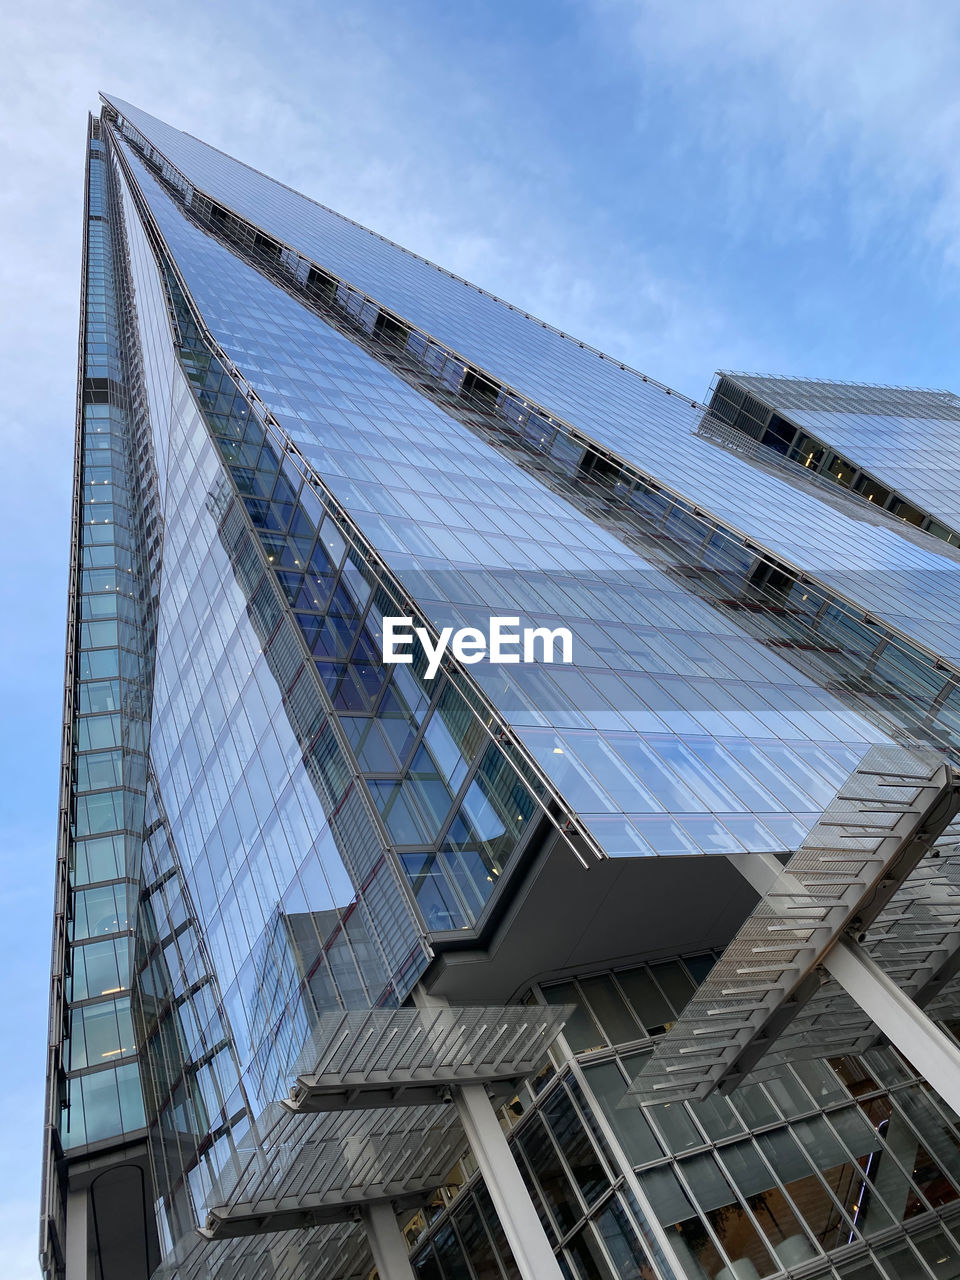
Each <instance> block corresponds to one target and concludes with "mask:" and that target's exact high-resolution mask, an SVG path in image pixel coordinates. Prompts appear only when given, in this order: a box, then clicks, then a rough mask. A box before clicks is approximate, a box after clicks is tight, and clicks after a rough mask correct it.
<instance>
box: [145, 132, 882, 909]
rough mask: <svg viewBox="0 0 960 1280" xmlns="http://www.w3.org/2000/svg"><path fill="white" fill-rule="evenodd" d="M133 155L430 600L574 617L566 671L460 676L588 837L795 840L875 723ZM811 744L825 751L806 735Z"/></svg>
mask: <svg viewBox="0 0 960 1280" xmlns="http://www.w3.org/2000/svg"><path fill="white" fill-rule="evenodd" d="M128 158H129V162H130V164H131V166H132V167H133V169H134V171H135V172H136V174H137V180H138V183H139V185H140V187H141V189H142V190H143V192H144V194H145V196H146V198H147V199H148V201H149V204H150V208H151V210H152V212H153V214H154V216H155V217H156V218H157V221H158V224H159V226H160V228H161V230H162V232H163V234H164V237H165V239H166V240H167V243H168V244H169V246H170V250H171V253H172V255H173V257H174V258H175V260H176V261H177V263H178V266H179V268H180V270H181V271H182V272H183V275H184V279H185V280H186V282H187V284H188V286H189V288H190V291H191V294H192V295H193V297H194V298H195V300H196V302H197V305H198V307H199V308H200V311H201V313H202V315H203V317H204V320H205V322H206V323H207V325H209V327H210V329H211V330H212V332H213V334H214V336H215V338H216V340H217V341H218V342H219V343H220V344H221V345H222V347H223V348H224V350H225V351H226V352H227V354H228V355H229V356H230V357H231V359H232V360H233V361H234V362H235V364H236V365H237V366H238V367H239V369H240V370H241V371H242V373H243V375H244V376H245V377H246V378H247V379H249V380H250V381H251V382H252V383H254V384H255V385H256V387H257V391H258V394H259V395H260V396H261V397H262V398H263V400H264V402H265V403H266V405H267V406H268V408H269V409H270V411H271V412H272V414H273V415H274V416H275V418H276V420H277V423H278V424H279V427H280V429H281V431H282V432H283V433H285V434H286V436H287V437H288V438H289V439H290V440H291V441H292V442H293V443H294V444H295V445H296V446H297V448H298V449H299V450H300V452H301V453H302V455H303V456H304V458H305V459H306V460H307V462H308V463H309V464H312V466H313V468H314V469H315V471H316V473H317V474H318V475H319V476H321V477H322V479H323V482H324V484H325V485H326V486H327V487H328V488H329V489H330V491H331V492H332V493H333V494H334V495H335V496H336V498H337V499H339V500H340V501H341V502H342V503H343V505H344V507H345V508H346V510H347V511H348V512H349V514H350V516H351V518H352V519H353V520H354V521H355V522H356V524H357V526H358V528H359V529H360V530H361V531H362V533H363V534H364V535H365V537H367V538H368V539H369V540H370V542H371V544H372V545H373V546H374V547H375V548H376V550H377V551H378V553H379V554H380V555H382V556H383V558H384V560H385V562H386V563H387V564H388V565H389V566H390V568H391V569H392V570H393V571H394V572H395V573H396V575H397V577H398V579H399V580H400V582H401V583H402V584H403V586H404V587H405V588H406V589H407V590H409V592H410V594H411V595H412V596H413V597H414V599H415V600H416V601H417V604H418V605H419V606H420V607H421V608H422V609H424V611H425V612H426V614H427V616H428V617H429V619H430V620H431V621H433V622H434V623H435V624H436V625H437V626H441V625H459V626H462V625H471V624H474V625H482V623H483V619H484V618H489V616H490V613H491V611H492V610H493V609H494V608H496V609H498V610H503V611H507V610H510V611H511V614H512V611H514V610H515V611H516V616H517V617H518V618H522V619H524V621H529V623H530V624H531V625H550V626H556V625H557V623H558V622H560V621H562V622H563V623H565V624H566V625H568V626H569V627H570V628H571V630H572V631H573V634H574V643H575V649H574V655H575V659H576V661H575V663H574V664H572V665H571V666H569V667H567V668H558V667H554V668H548V667H546V666H544V665H543V664H537V665H533V666H522V665H521V666H515V667H495V666H493V665H491V664H484V663H480V664H477V665H475V666H473V667H472V670H471V674H472V676H473V678H474V679H476V680H477V681H478V682H479V683H480V685H481V686H482V688H483V689H484V691H485V692H486V693H487V695H488V696H489V697H490V699H491V701H492V703H493V705H494V706H495V707H496V708H497V709H498V710H499V711H500V712H501V714H502V715H503V716H504V718H505V719H506V720H507V721H508V722H509V723H510V724H512V725H513V726H514V727H515V728H516V730H517V731H518V734H519V736H520V738H521V740H522V741H523V742H524V744H525V745H526V747H527V749H528V750H529V752H530V755H531V757H532V758H533V759H534V760H535V761H536V762H537V764H538V765H539V766H540V768H541V769H542V770H543V772H544V773H545V774H546V775H547V777H548V778H549V779H550V780H551V781H552V782H553V784H554V785H555V786H556V788H557V789H558V791H559V792H560V794H561V796H562V797H563V798H564V800H565V801H566V802H567V803H568V804H569V806H570V808H571V809H572V810H574V811H575V812H577V813H578V814H579V815H580V817H581V818H582V819H583V820H584V821H585V822H586V823H587V825H588V827H589V829H590V831H591V832H592V833H593V835H594V836H595V838H596V839H597V841H598V843H599V844H600V845H601V846H602V847H603V848H604V849H605V850H606V851H607V852H609V853H612V854H614V855H640V854H646V853H651V852H652V853H663V854H683V853H697V852H706V853H714V852H733V851H739V850H742V849H764V850H777V849H783V848H791V847H795V845H796V844H797V842H798V841H799V839H800V838H802V834H803V832H804V831H805V830H806V828H807V826H809V824H810V823H811V821H812V820H813V816H814V815H815V814H816V812H817V810H818V808H819V807H822V806H823V805H824V804H825V803H826V802H827V800H828V799H829V798H830V796H831V795H832V794H833V791H834V790H835V788H836V786H837V785H838V784H839V782H840V781H842V778H843V776H844V772H845V771H848V770H849V769H850V768H852V767H853V764H854V763H855V762H856V760H857V759H858V758H859V755H860V754H862V752H863V750H864V749H865V745H866V744H867V743H868V742H870V741H874V740H882V739H883V734H882V733H880V732H879V731H878V730H877V729H875V728H873V727H871V726H869V725H868V724H867V723H866V721H865V720H863V719H862V718H861V717H859V716H856V715H853V714H852V713H851V712H850V711H849V710H848V709H847V708H845V707H843V706H842V705H841V704H840V703H838V702H836V701H835V700H833V699H831V698H829V696H828V695H825V694H824V693H823V692H822V691H821V690H820V689H818V688H817V687H816V686H815V685H814V684H813V683H812V682H808V681H806V680H804V679H803V678H802V677H800V676H798V675H797V673H796V672H795V671H793V670H792V669H791V668H789V667H788V666H787V665H786V663H784V662H782V661H781V660H780V659H778V658H777V657H775V656H774V655H772V654H771V653H770V652H769V650H766V649H764V648H762V647H761V646H760V645H759V644H757V643H756V642H755V641H752V640H750V639H748V638H746V637H744V636H743V635H741V634H739V633H738V629H737V628H736V627H734V626H733V625H730V624H724V623H723V622H722V620H721V619H719V618H718V616H717V614H716V612H715V611H714V610H712V609H710V608H709V607H708V606H706V605H704V604H703V603H701V602H700V601H699V600H697V599H696V598H694V597H692V596H690V594H689V593H688V592H685V591H684V590H683V589H682V588H680V587H678V585H677V584H676V583H675V582H674V581H672V580H671V579H670V578H668V577H667V576H666V575H665V574H663V573H662V572H660V571H659V570H658V569H656V568H654V567H653V566H652V565H651V564H650V563H648V562H647V561H646V560H644V559H643V558H642V557H641V556H639V555H638V554H637V553H636V552H634V551H632V550H630V549H629V548H627V547H626V546H624V544H623V543H622V542H621V541H619V540H618V539H617V538H615V537H614V536H612V535H611V534H610V533H608V532H606V531H605V530H603V529H602V528H599V527H598V526H597V525H596V524H595V523H594V522H592V521H590V520H589V519H587V518H586V517H585V516H584V515H583V514H582V513H581V512H579V511H577V510H576V509H575V508H573V507H571V506H570V504H568V503H567V502H565V501H563V499H561V498H559V497H558V496H557V495H556V494H554V493H552V492H551V491H550V490H549V489H547V488H546V487H545V486H544V485H543V484H541V483H538V482H537V481H536V480H535V479H533V478H532V477H530V476H528V475H527V474H526V473H525V472H523V471H521V470H520V469H519V468H517V467H516V466H513V465H511V464H510V463H508V462H507V461H506V460H505V459H503V458H502V457H501V456H500V455H499V454H498V453H497V452H495V451H494V450H493V449H492V448H491V447H490V446H489V445H487V444H485V443H484V442H483V441H481V440H478V439H477V437H476V436H475V435H473V434H472V433H470V432H469V431H468V430H467V429H465V428H464V427H463V426H461V425H460V424H459V423H458V422H456V421H454V420H452V419H451V418H450V417H449V416H448V415H447V414H445V413H443V412H442V411H441V410H440V409H439V408H438V407H437V406H436V405H435V404H433V403H431V402H430V401H428V400H425V398H424V397H423V396H422V395H419V394H417V393H416V392H415V391H414V390H412V389H411V388H410V387H409V386H408V385H407V384H406V383H405V382H403V381H402V380H401V379H399V378H398V377H397V376H396V375H395V374H393V373H392V372H391V371H390V370H389V369H386V368H384V367H383V365H381V364H380V363H378V362H377V361H375V360H374V359H372V358H371V357H370V356H368V355H367V354H366V353H365V352H364V351H362V350H359V349H358V348H357V346H356V345H355V344H353V343H351V342H350V341H349V340H348V339H347V338H345V337H344V336H343V335H342V334H340V333H338V332H336V331H335V330H333V329H332V328H331V327H330V326H329V325H328V324H325V323H324V322H323V321H322V320H321V319H319V318H318V317H317V316H315V315H313V314H311V313H310V312H309V311H307V310H306V309H305V308H304V307H303V306H301V305H300V304H299V303H298V302H296V301H295V300H294V299H293V298H292V297H290V296H289V295H288V294H287V293H285V292H284V291H283V290H281V289H279V288H277V287H276V286H275V285H273V284H271V283H270V282H269V281H267V280H265V279H264V278H263V276H262V275H260V274H259V273H258V272H256V271H254V270H252V269H251V268H250V267H248V266H246V265H245V264H244V263H243V262H241V261H238V259H237V257H236V256H235V255H234V254H232V253H230V252H229V251H228V250H227V249H226V248H224V247H223V246H222V245H220V244H219V243H217V241H216V240H215V239H213V238H212V237H211V236H209V235H206V234H204V233H203V232H202V231H200V230H199V229H198V228H197V227H195V226H194V225H192V224H191V223H190V222H189V221H188V220H187V219H186V218H185V217H184V216H183V214H182V213H181V212H180V210H179V209H178V208H177V207H176V205H175V204H174V202H173V201H172V200H171V198H170V197H169V196H168V195H167V193H166V192H165V191H164V190H163V189H162V188H161V187H160V185H159V184H158V183H157V182H156V180H155V179H154V177H153V176H152V175H151V174H150V173H149V172H148V171H147V169H146V167H145V166H144V165H143V164H142V163H141V162H140V161H139V159H138V158H137V157H136V156H135V155H134V154H133V153H132V151H128ZM438 458H442V459H443V463H442V466H439V467H438V465H437V459H438ZM478 486H479V488H478ZM478 493H479V494H480V496H479V497H478ZM291 567H293V566H291ZM295 585H296V584H295V583H291V589H293V587H294V586H295ZM329 622H330V619H329V614H328V623H327V628H328V630H329ZM373 639H374V643H375V644H376V646H377V648H378V647H379V644H378V640H379V637H378V635H377V634H376V631H374V636H373ZM329 643H330V644H331V645H332V646H335V644H336V641H335V639H334V637H333V636H332V635H331V637H330V641H329ZM329 652H330V657H331V659H336V658H338V657H339V656H340V654H339V653H338V652H337V650H336V648H335V647H333V648H331V649H330V651H329ZM370 656H371V659H372V662H371V665H374V666H375V658H376V651H374V653H373V654H371V655H370ZM347 709H348V710H349V708H347ZM813 742H816V743H818V744H823V747H824V749H823V750H818V751H816V752H805V750H804V744H806V745H809V744H810V743H813ZM793 743H796V744H799V745H800V750H799V752H798V751H797V750H795V749H794V747H793V746H792V745H791V744H793ZM376 745H377V744H376V742H373V743H371V750H373V749H374V748H375V747H376ZM371 758H373V757H371ZM436 763H437V756H436V754H435V755H434V756H433V760H432V763H431V766H430V767H431V768H433V767H434V766H435V765H436ZM416 774H417V769H416V768H414V769H413V770H411V771H410V775H411V776H413V779H414V781H416V776H415V775H416ZM420 782H421V785H420V788H419V795H420V797H421V800H422V799H423V797H424V795H425V781H424V779H423V778H421V779H420ZM438 785H440V786H441V787H442V785H444V784H443V783H442V782H439V783H438ZM378 794H379V795H380V797H381V799H380V803H381V804H382V806H383V808H384V812H386V807H387V806H388V805H389V806H390V813H391V815H393V817H394V822H395V824H396V829H397V834H398V836H399V843H400V844H413V843H416V837H417V829H416V820H415V815H411V814H409V812H408V811H407V809H405V808H402V807H399V806H401V805H402V803H403V801H402V798H401V797H400V795H399V793H397V792H395V791H393V790H383V789H382V788H379V789H378ZM426 803H427V806H428V808H429V804H430V801H429V800H427V801H426ZM441 803H442V802H441ZM444 807H448V806H444ZM741 818H745V819H747V821H739V819H741ZM476 822H477V818H476V816H475V817H474V819H473V825H474V826H476ZM454 839H456V836H455V834H454ZM453 852H454V850H453V849H451V853H453ZM435 866H436V864H433V867H434V869H435ZM408 870H412V874H413V875H414V876H415V877H419V876H422V875H424V874H426V870H425V868H424V866H423V864H422V863H421V864H416V867H415V869H414V868H413V864H408ZM430 874H431V875H432V871H431V872H430ZM450 874H455V873H454V872H453V871H452V870H451V873H450ZM468 874H469V873H468ZM481 879H482V878H481ZM474 883H475V882H474ZM459 884H460V887H459V890H458V892H459V894H460V896H461V897H463V896H464V895H465V896H466V897H467V899H469V897H470V895H471V893H473V892H474V890H473V889H471V888H470V887H469V884H468V883H467V881H465V880H464V879H463V877H462V876H461V877H460V879H459ZM430 892H432V893H434V895H435V896H434V901H433V902H432V904H431V907H432V909H435V910H436V912H437V913H438V918H439V915H440V914H442V913H445V912H446V913H451V902H450V898H449V895H446V896H445V894H446V891H445V890H444V889H443V886H442V885H441V884H439V883H435V889H432V890H431V891H430ZM481 893H482V886H481ZM453 915H454V916H455V912H454V913H453Z"/></svg>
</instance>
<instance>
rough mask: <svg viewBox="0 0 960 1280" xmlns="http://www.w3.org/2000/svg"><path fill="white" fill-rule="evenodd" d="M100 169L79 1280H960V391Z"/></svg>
mask: <svg viewBox="0 0 960 1280" xmlns="http://www.w3.org/2000/svg"><path fill="white" fill-rule="evenodd" d="M87 145H88V160H87V194H86V204H85V219H86V241H85V253H84V276H83V322H82V328H81V350H80V374H79V382H78V408H77V414H78V417H77V445H76V468H75V482H74V510H73V541H72V547H71V579H70V601H69V617H68V640H67V663H66V680H65V690H66V692H65V716H64V740H63V741H64V747H63V769H62V789H61V813H60V832H59V849H58V878H57V900H56V911H55V925H54V944H53V963H52V987H51V1021H50V1041H49V1044H50V1049H49V1053H50V1058H49V1074H48V1103H47V1115H46V1135H45V1143H46V1164H45V1178H44V1189H43V1206H42V1228H41V1260H42V1266H43V1270H44V1275H45V1277H47V1280H141V1278H142V1280H146V1277H148V1276H157V1277H165V1278H166V1280H201V1278H205V1277H212V1278H222V1280H228V1278H229V1280H234V1278H236V1277H249V1278H250V1280H260V1278H261V1277H263V1278H271V1280H314V1278H317V1280H319V1277H323V1278H324V1280H369V1278H370V1277H371V1276H373V1275H374V1274H378V1275H379V1277H380V1280H395V1278H396V1280H411V1277H413V1276H416V1277H418V1278H420V1280H513V1278H514V1277H521V1278H522V1280H558V1278H559V1277H561V1276H563V1277H569V1278H570V1280H610V1278H616V1280H620V1278H623V1280H754V1278H755V1277H767V1276H773V1275H779V1274H781V1273H787V1274H789V1275H791V1276H793V1275H796V1276H798V1277H806V1276H809V1277H814V1276H817V1277H819V1276H840V1277H844V1278H845V1280H846V1278H849V1280H853V1278H855V1280H870V1278H872V1277H888V1280H913V1278H914V1277H918V1278H921V1280H930V1277H937V1278H942V1280H950V1278H951V1277H956V1276H960V1243H958V1240H960V1236H957V1235H956V1232H957V1231H960V1120H958V1116H957V1112H958V1111H960V1050H958V1049H957V1045H956V1040H955V1039H954V1026H955V1025H958V1024H957V1022H956V1020H957V1019H960V993H958V991H957V990H956V988H957V986H958V984H960V979H957V978H956V977H955V975H956V973H957V972H960V931H958V926H960V887H958V886H960V854H958V853H957V852H956V851H957V849H958V848H960V845H958V835H957V830H958V829H960V827H958V825H957V823H956V820H955V815H956V814H957V811H958V809H960V781H958V775H957V774H956V773H955V772H954V767H953V763H952V762H956V764H957V765H958V767H960V621H958V619H960V607H958V606H960V550H958V549H957V547H958V543H960V512H958V511H957V509H956V502H955V485H954V484H953V483H952V481H951V476H950V467H951V462H950V459H951V457H952V455H953V444H954V441H955V433H956V423H957V421H958V420H960V400H957V399H956V398H955V397H954V396H952V395H951V394H949V393H947V392H922V391H912V390H904V389H898V388H881V387H859V386H852V385H848V384H825V383H815V382H804V381H800V380H790V379H772V378H759V377H754V376H747V375H742V374H732V373H723V374H718V376H717V380H716V382H715V384H714V387H713V388H712V392H711V396H710V399H709V404H708V405H706V406H704V405H702V404H700V403H698V402H696V401H691V400H690V399H688V398H685V397H683V396H682V395H680V394H678V393H677V392H675V391H673V390H671V389H669V388H667V387H664V386H662V385H660V384H658V383H656V382H654V381H652V380H650V379H649V378H647V377H646V376H644V375H642V374H639V373H637V372H636V371H634V370H632V369H630V368H627V367H626V366H624V365H623V364H621V363H620V362H619V361H617V360H615V359H612V358H610V357H608V356H606V355H604V354H603V353H601V352H598V351H596V350H593V349H591V348H590V347H588V346H587V345H585V344H584V343H581V342H579V341H578V340H577V339H575V338H572V337H571V336H569V335H567V334H564V333H561V332H559V331H557V330H556V329H554V328H552V327H550V326H549V325H547V324H545V323H543V322H541V321H540V320H538V319H536V318H534V317H532V316H530V315H528V314H526V313H525V312H523V311H521V310H519V309H517V308H515V307H513V306H511V305H510V304H508V303H506V302H504V301H502V300H500V299H499V298H496V297H494V296H492V295H490V294H488V293H486V292H484V291H483V290H482V289H478V288H476V287H475V286H473V285H471V284H469V283H468V282H467V281H464V280H462V279H459V278H457V277H456V276H453V275H451V274H450V273H448V272H446V271H444V270H443V269H441V268H439V267H437V266H435V265H434V264H432V263H429V262H427V261H425V260H424V259H422V258H419V257H417V256H416V255H414V254H412V253H409V252H408V251H406V250H404V249H402V248H400V247H399V246H397V245H395V244H393V243H391V242H389V241H387V240H385V239H383V238H382V237H380V236H377V235H375V234H374V233H372V232H370V231H368V230H366V229H365V228H363V227H360V226H358V225H357V224H355V223H352V222H350V221H349V220H347V219H345V218H343V217H341V216H340V215H338V214H335V213H333V212H332V211H331V210H329V209H326V208H325V207H323V206H321V205H319V204H316V203H315V202H313V201H311V200H309V199H307V198H306V197H304V196H301V195H299V194H297V193H296V192H293V191H291V190H289V189H288V188H286V187H284V186H282V185H281V184H279V183H277V182H274V181H272V180H271V179H269V178H267V177H265V176H264V175H262V174H260V173H257V172H256V171H254V170H251V169H249V168H247V167H246V166H244V165H243V164H241V163H239V162H238V161H235V160H233V159H231V158H229V157H227V156H225V155H223V154H222V153H220V152H218V151H216V150H215V149H213V148H211V147H209V146H207V145H205V144H204V143H202V142H200V141H198V140H197V139H196V138H194V137H192V136H191V135H188V134H185V133H181V132H179V131H177V130H175V129H172V128H171V127H169V126H168V125H166V124H164V123H162V122H161V121H159V120H156V119H154V118H153V117H150V116H148V115H146V114H145V113H143V112H141V111H139V110H138V109H137V108H135V107H133V106H130V105H129V104H126V103H123V102H121V101H119V100H117V99H113V98H104V105H103V109H102V111H101V114H100V116H99V117H98V118H95V119H91V121H90V126H89V131H88V140H87ZM494 618H499V619H501V620H503V621H504V622H505V624H506V625H507V626H508V628H513V629H515V630H517V631H519V630H522V629H527V630H528V631H530V632H531V633H533V634H534V636H535V641H534V642H533V643H532V647H531V652H530V654H529V656H530V657H531V658H532V659H533V660H532V661H523V660H521V658H523V657H524V656H526V655H525V654H524V653H522V652H521V648H520V646H519V645H517V646H516V647H514V648H510V647H509V646H508V649H507V653H506V657H505V659H504V660H500V661H498V660H495V657H494V656H493V655H491V654H489V653H488V654H487V655H486V656H484V654H483V653H481V652H480V646H481V640H480V639H479V638H478V637H482V636H485V635H486V634H487V633H488V631H489V628H490V626H491V619H494ZM385 619H403V620H405V625H407V626H408V627H409V628H418V629H419V631H420V632H422V641H423V642H422V643H420V644H419V645H418V644H417V643H411V645H410V646H409V649H408V651H407V653H406V654H405V655H404V656H408V657H409V660H408V661H399V662H388V661H385V660H384V648H383V641H384V634H385ZM464 632H466V635H467V643H466V644H465V645H464V644H460V643H459V642H457V643H453V634H454V633H461V634H462V633H464ZM561 633H563V634H565V635H566V636H567V637H568V639H569V644H570V651H569V652H566V651H563V648H562V644H561V642H560V640H559V639H558V637H559V636H560V635H561ZM471 637H472V641H471ZM441 640H442V641H444V643H445V644H446V648H444V649H443V650H442V652H441V648H440V642H441ZM428 648H433V649H435V650H436V653H437V655H438V656H437V660H436V662H434V663H431V662H430V661H428V654H427V649H428ZM501 657H503V655H501ZM552 659H555V660H552Z"/></svg>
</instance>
